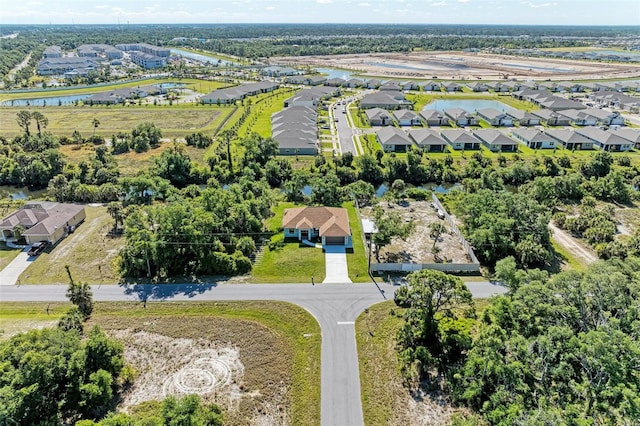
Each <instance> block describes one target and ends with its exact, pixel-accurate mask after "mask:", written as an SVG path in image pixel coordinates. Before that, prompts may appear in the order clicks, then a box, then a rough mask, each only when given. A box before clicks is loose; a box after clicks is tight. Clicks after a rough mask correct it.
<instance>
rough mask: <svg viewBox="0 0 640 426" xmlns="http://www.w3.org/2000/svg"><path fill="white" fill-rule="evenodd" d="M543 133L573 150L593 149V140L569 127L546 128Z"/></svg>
mask: <svg viewBox="0 0 640 426" xmlns="http://www.w3.org/2000/svg"><path fill="white" fill-rule="evenodd" d="M545 133H546V134H547V135H549V136H551V137H552V138H554V139H555V140H557V141H558V142H560V144H561V145H562V146H563V147H564V148H565V149H569V150H571V151H573V150H576V151H577V150H585V149H593V142H592V141H591V140H589V139H587V138H585V137H584V136H582V135H581V134H579V133H576V132H574V131H573V130H569V129H548V130H546V131H545Z"/></svg>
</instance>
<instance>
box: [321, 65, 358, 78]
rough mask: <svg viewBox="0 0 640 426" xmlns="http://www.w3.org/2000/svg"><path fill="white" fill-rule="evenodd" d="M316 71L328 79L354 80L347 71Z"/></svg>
mask: <svg viewBox="0 0 640 426" xmlns="http://www.w3.org/2000/svg"><path fill="white" fill-rule="evenodd" d="M315 70H316V71H318V72H319V73H321V74H324V75H326V76H327V79H331V78H341V79H343V80H350V79H351V78H353V74H352V73H351V72H349V71H345V70H338V69H335V68H315Z"/></svg>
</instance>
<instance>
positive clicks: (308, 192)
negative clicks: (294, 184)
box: [302, 185, 313, 197]
mask: <svg viewBox="0 0 640 426" xmlns="http://www.w3.org/2000/svg"><path fill="white" fill-rule="evenodd" d="M311 191H313V187H312V186H311V185H305V186H304V188H302V193H303V194H304V195H306V196H307V197H308V196H309V195H311Z"/></svg>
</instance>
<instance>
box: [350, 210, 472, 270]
mask: <svg viewBox="0 0 640 426" xmlns="http://www.w3.org/2000/svg"><path fill="white" fill-rule="evenodd" d="M380 206H381V207H382V208H383V209H384V210H385V211H393V212H396V213H399V214H400V215H401V216H402V217H403V219H404V220H405V221H409V220H413V221H414V222H415V224H416V228H415V230H414V231H413V233H412V234H411V235H410V236H409V237H408V238H407V239H406V240H402V239H400V238H394V239H392V241H391V244H389V245H388V246H386V247H383V248H382V250H380V261H381V262H386V263H398V262H401V263H438V261H444V260H446V261H447V262H449V263H470V260H469V259H468V257H467V252H466V251H465V249H464V247H463V246H462V244H461V243H460V240H459V239H458V236H457V235H456V234H455V233H453V232H452V231H451V229H450V227H449V225H448V224H447V223H446V222H445V221H444V220H442V219H439V218H438V216H437V214H436V211H435V210H434V209H433V208H432V207H431V206H430V202H429V201H410V202H409V205H408V206H407V207H402V206H400V205H398V204H396V203H393V202H390V203H387V202H381V203H380ZM361 213H362V217H363V218H368V219H373V213H372V208H371V207H365V208H362V209H361ZM433 222H440V223H442V224H443V225H445V228H446V229H447V231H446V232H445V233H443V234H442V235H441V236H440V238H439V239H438V241H437V243H436V245H437V246H438V247H439V248H440V249H441V252H440V253H439V254H438V257H439V259H436V258H435V257H434V255H433V254H432V253H431V248H432V247H433V245H434V240H433V238H431V237H430V236H429V233H430V230H429V225H431V223H433ZM374 261H375V259H373V258H372V262H374Z"/></svg>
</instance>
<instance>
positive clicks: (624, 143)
mask: <svg viewBox="0 0 640 426" xmlns="http://www.w3.org/2000/svg"><path fill="white" fill-rule="evenodd" d="M576 132H577V133H580V134H581V135H582V136H584V137H585V138H587V139H589V140H590V141H592V142H593V143H595V144H596V145H597V146H598V147H599V148H600V149H601V150H603V151H629V150H631V149H633V145H634V144H633V142H631V141H630V140H627V139H625V138H623V137H622V136H619V135H618V134H617V133H616V132H605V131H604V130H602V129H600V128H598V127H583V128H579V129H576Z"/></svg>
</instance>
